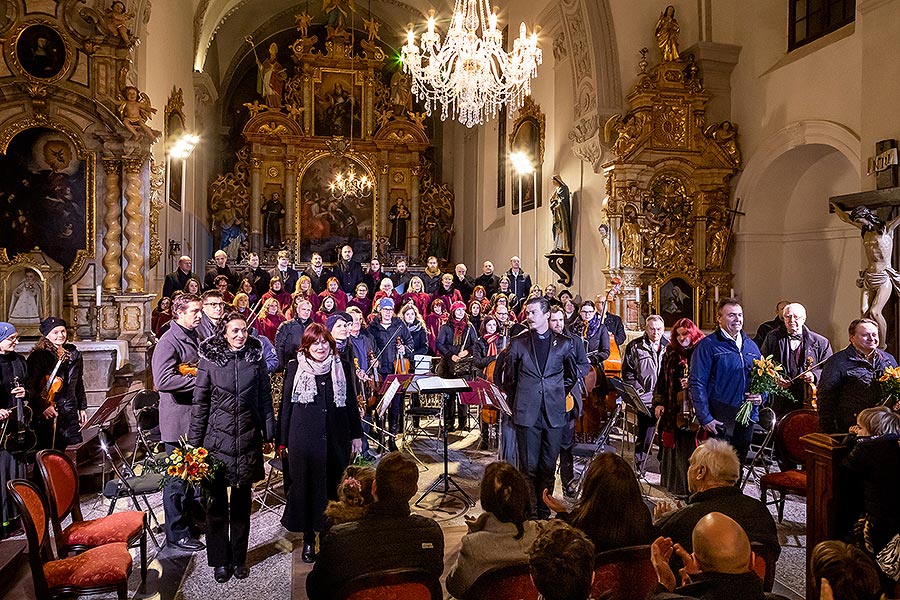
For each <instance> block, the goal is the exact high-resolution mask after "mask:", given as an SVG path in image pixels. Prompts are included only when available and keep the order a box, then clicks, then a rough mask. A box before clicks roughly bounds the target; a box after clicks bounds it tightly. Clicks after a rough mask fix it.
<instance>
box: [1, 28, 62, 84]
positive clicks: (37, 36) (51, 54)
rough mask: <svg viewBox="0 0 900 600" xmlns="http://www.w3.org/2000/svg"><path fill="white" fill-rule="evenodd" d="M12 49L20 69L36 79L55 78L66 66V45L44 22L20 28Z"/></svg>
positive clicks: (57, 33)
mask: <svg viewBox="0 0 900 600" xmlns="http://www.w3.org/2000/svg"><path fill="white" fill-rule="evenodd" d="M14 49H15V56H14V59H15V60H16V61H17V62H18V63H19V65H20V66H21V68H22V70H23V71H24V72H25V73H26V74H28V75H31V76H32V77H35V78H37V79H47V80H52V79H56V78H58V77H59V76H60V75H61V74H62V72H63V71H64V67H65V66H66V57H67V55H66V45H65V43H64V42H63V38H62V36H61V35H60V34H59V32H57V31H56V30H55V29H54V28H52V27H50V26H49V25H46V24H44V23H35V24H33V25H29V26H27V27H25V28H24V29H22V31H21V32H20V33H19V36H18V38H16V43H15V46H14Z"/></svg>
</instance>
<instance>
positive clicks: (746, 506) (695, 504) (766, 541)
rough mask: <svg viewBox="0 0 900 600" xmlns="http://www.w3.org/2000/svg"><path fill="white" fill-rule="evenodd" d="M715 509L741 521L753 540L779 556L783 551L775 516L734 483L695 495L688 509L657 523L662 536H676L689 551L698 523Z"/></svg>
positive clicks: (675, 540) (673, 539)
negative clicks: (733, 484) (779, 541)
mask: <svg viewBox="0 0 900 600" xmlns="http://www.w3.org/2000/svg"><path fill="white" fill-rule="evenodd" d="M711 512H720V513H722V514H724V515H725V516H727V517H731V518H732V519H734V520H735V521H737V523H738V525H740V526H741V527H742V528H743V529H744V531H746V532H747V536H748V537H749V538H750V541H751V542H759V543H760V544H763V545H764V546H767V547H769V548H771V549H772V550H773V551H774V552H775V557H776V558H777V557H778V555H779V554H780V553H781V545H780V544H779V543H778V531H777V530H776V527H775V519H774V518H773V517H772V514H771V513H770V512H769V510H768V509H767V508H766V506H765V505H764V504H763V503H762V502H760V501H759V500H757V499H756V498H751V497H750V496H745V495H744V494H743V492H741V490H740V489H739V488H736V487H734V486H725V487H717V488H712V489H709V490H705V491H702V492H697V493H696V494H693V495H692V496H691V497H690V498H689V499H688V503H687V505H686V506H685V507H684V508H680V509H678V510H676V511H674V512H671V513H668V514H666V515H663V517H662V518H660V519H659V521H657V522H656V528H657V529H658V530H659V535H661V536H664V537H670V538H672V541H673V542H675V543H677V544H681V545H682V546H683V547H684V548H685V550H687V551H688V552H692V551H693V548H694V545H693V542H692V541H691V534H692V533H693V531H694V527H695V526H696V525H697V523H698V522H699V521H700V519H702V518H703V517H705V516H706V515H708V514H709V513H711Z"/></svg>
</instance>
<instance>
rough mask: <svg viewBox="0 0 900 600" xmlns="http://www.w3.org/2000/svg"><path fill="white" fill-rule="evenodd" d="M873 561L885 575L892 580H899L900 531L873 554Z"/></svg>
mask: <svg viewBox="0 0 900 600" xmlns="http://www.w3.org/2000/svg"><path fill="white" fill-rule="evenodd" d="M875 562H877V563H878V566H879V567H881V570H882V571H884V574H885V575H887V576H888V577H890V578H891V579H893V580H894V581H900V533H898V534H897V535H895V536H894V537H893V538H891V541H889V542H888V543H887V545H886V546H885V547H884V548H882V549H881V551H880V552H879V553H878V554H876V555H875Z"/></svg>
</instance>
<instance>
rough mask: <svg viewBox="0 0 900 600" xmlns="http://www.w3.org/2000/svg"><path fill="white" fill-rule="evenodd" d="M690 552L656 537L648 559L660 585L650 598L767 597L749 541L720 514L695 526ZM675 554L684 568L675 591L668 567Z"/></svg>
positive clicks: (712, 599) (726, 599)
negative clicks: (755, 569)
mask: <svg viewBox="0 0 900 600" xmlns="http://www.w3.org/2000/svg"><path fill="white" fill-rule="evenodd" d="M692 540H693V547H694V551H693V553H688V551H687V550H685V549H684V547H683V546H682V545H681V544H676V543H675V542H673V541H672V538H667V537H659V538H657V539H656V541H654V542H653V544H651V545H650V560H651V561H652V562H653V568H654V570H655V571H656V576H657V580H658V582H659V585H658V587H657V593H656V594H653V595H651V596H650V598H653V599H660V600H661V599H663V598H665V599H666V600H676V599H681V598H703V600H764V599H765V598H766V594H765V592H764V591H763V584H762V581H761V580H760V578H759V576H758V575H757V574H756V572H755V571H754V570H753V563H754V559H755V557H754V554H753V552H752V550H751V549H750V539H749V538H748V537H747V534H746V533H745V532H744V530H743V529H741V526H740V525H738V523H737V522H736V521H735V520H734V519H731V518H729V517H727V516H725V515H723V514H722V513H719V512H713V513H710V514H708V515H706V516H705V517H703V518H702V519H700V521H699V522H698V523H697V526H696V527H694V531H693V533H692ZM672 555H677V556H678V558H679V559H680V560H681V562H682V563H683V564H684V567H683V568H681V569H680V570H679V573H680V574H681V582H682V585H681V587H678V588H676V580H675V573H674V572H673V571H672V568H671V567H670V566H669V561H670V560H671V558H672Z"/></svg>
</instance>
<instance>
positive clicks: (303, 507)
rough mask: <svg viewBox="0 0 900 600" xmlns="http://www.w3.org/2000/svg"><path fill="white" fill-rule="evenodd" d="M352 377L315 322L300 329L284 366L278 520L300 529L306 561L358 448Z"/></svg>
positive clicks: (312, 556)
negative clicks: (283, 498)
mask: <svg viewBox="0 0 900 600" xmlns="http://www.w3.org/2000/svg"><path fill="white" fill-rule="evenodd" d="M355 377H356V372H355V369H354V368H353V365H352V364H347V362H346V361H342V360H341V357H340V355H339V354H338V351H337V346H336V343H335V340H334V338H333V337H332V336H331V334H330V333H329V332H328V330H327V329H326V328H325V327H324V326H322V325H321V324H319V323H313V324H311V325H309V326H308V327H307V328H306V330H305V331H304V332H303V340H302V341H301V343H300V350H299V352H297V357H296V358H295V359H294V360H291V361H290V362H289V363H288V365H287V368H286V369H285V374H284V392H283V396H282V401H281V412H280V414H279V415H278V446H279V447H286V448H287V452H288V458H289V460H288V469H289V470H290V478H291V486H290V488H289V490H288V499H287V506H286V507H285V509H284V516H283V517H282V519H281V523H282V524H283V525H284V526H285V528H287V529H288V531H295V532H301V531H302V532H303V551H302V554H301V557H302V558H303V561H304V562H313V561H314V560H315V558H316V552H315V534H316V532H321V531H323V530H324V529H325V524H326V521H325V507H326V506H327V505H328V500H337V486H338V483H340V478H341V474H342V473H343V472H344V469H345V468H346V467H347V465H348V464H350V453H351V450H352V451H353V452H361V451H362V428H361V426H360V421H359V409H358V405H357V401H356V392H355V390H356V386H355V379H354V378H355Z"/></svg>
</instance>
